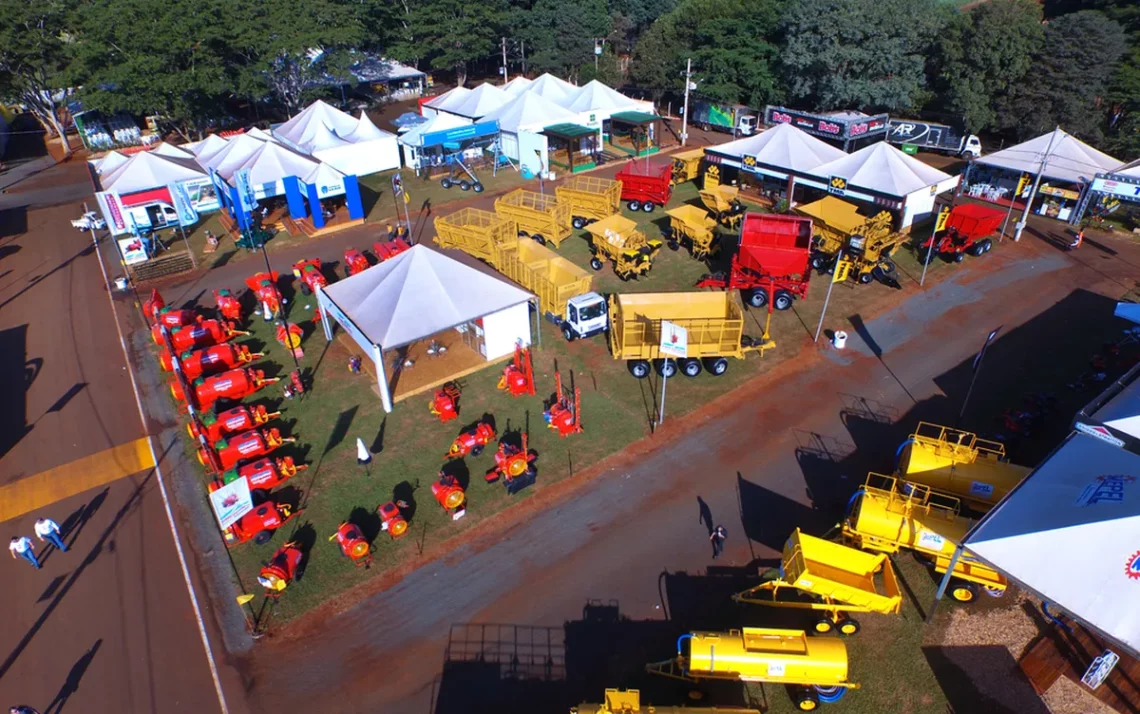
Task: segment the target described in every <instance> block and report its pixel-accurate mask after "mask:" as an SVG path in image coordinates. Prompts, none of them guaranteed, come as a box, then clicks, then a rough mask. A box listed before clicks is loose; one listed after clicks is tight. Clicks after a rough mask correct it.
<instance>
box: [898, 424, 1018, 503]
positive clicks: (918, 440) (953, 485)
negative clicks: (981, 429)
mask: <svg viewBox="0 0 1140 714" xmlns="http://www.w3.org/2000/svg"><path fill="white" fill-rule="evenodd" d="M1031 470H1032V469H1028V468H1026V467H1024V466H1017V465H1016V464H1011V463H1009V458H1008V457H1007V456H1006V455H1005V446H1003V445H1002V444H1001V443H999V442H997V441H989V440H986V439H979V438H978V437H977V435H976V434H972V433H970V432H968V431H961V430H960V429H951V428H949V427H945V426H939V425H937V424H929V423H927V422H919V423H918V427H917V428H916V429H915V430H914V433H913V434H911V435H910V436H909V437H908V438H907V440H906V441H904V442H903V443H902V446H900V447H899V450H898V468H897V470H896V475H897V476H898V477H899V478H901V479H903V480H904V481H906V482H908V483H916V484H922V485H923V486H929V487H930V489H931V490H933V491H937V492H941V493H947V494H950V495H951V496H955V497H957V498H959V499H961V500H962V502H963V503H965V504H966V505H968V506H969V507H971V508H974V509H977V510H979V511H988V510H989V509H990V508H992V507H993V506H994V505H995V504H997V502H998V501H1000V500H1001V499H1002V498H1003V497H1005V494H1007V493H1009V492H1010V490H1011V489H1012V488H1013V487H1014V486H1016V485H1017V484H1019V483H1020V482H1021V479H1023V478H1025V477H1026V475H1028V474H1029V472H1030V471H1031Z"/></svg>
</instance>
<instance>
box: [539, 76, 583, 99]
mask: <svg viewBox="0 0 1140 714" xmlns="http://www.w3.org/2000/svg"><path fill="white" fill-rule="evenodd" d="M526 91H528V92H534V93H535V94H541V95H542V96H544V97H546V98H547V99H550V100H552V101H555V102H558V103H560V104H561V103H563V102H566V101H569V99H570V97H571V95H573V94H574V93H575V92H577V91H578V87H576V86H574V85H573V84H570V83H569V82H567V81H566V80H564V79H559V78H558V77H555V76H554V75H553V74H549V73H547V74H544V75H542V76H541V77H539V78H538V79H536V80H534V81H533V82H531V83H530V86H528V87H527V88H526Z"/></svg>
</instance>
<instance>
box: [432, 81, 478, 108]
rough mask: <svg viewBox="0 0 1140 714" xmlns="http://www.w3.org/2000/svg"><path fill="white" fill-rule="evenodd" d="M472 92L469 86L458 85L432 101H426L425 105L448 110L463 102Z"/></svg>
mask: <svg viewBox="0 0 1140 714" xmlns="http://www.w3.org/2000/svg"><path fill="white" fill-rule="evenodd" d="M470 93H471V89H470V88H469V87H456V88H455V89H450V90H448V91H446V92H444V93H443V94H441V95H439V96H438V97H436V98H435V99H432V100H431V101H430V102H424V106H425V107H431V108H432V109H442V110H443V111H447V110H448V109H449V108H451V107H454V106H456V105H457V104H459V103H460V102H462V101H463V99H464V98H465V97H466V96H467V95H468V94H470Z"/></svg>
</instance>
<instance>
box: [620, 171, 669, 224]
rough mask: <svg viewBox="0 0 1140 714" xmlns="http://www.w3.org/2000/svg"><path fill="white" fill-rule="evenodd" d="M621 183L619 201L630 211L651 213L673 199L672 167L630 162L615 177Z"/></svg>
mask: <svg viewBox="0 0 1140 714" xmlns="http://www.w3.org/2000/svg"><path fill="white" fill-rule="evenodd" d="M614 178H616V179H617V180H618V181H621V200H623V201H626V202H627V203H626V205H628V206H629V210H631V211H638V210H641V211H645V212H646V213H651V212H652V211H653V209H654V208H656V207H658V206H664V205H666V204H667V203H669V199H670V198H672V197H673V165H672V164H671V163H650V164H648V165H646V163H645V162H644V161H636V160H635V161H631V162H629V163H628V164H626V167H625V168H624V169H622V170H621V171H618V173H617V176H615V177H614Z"/></svg>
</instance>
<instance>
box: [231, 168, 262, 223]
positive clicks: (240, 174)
mask: <svg viewBox="0 0 1140 714" xmlns="http://www.w3.org/2000/svg"><path fill="white" fill-rule="evenodd" d="M234 184H235V185H234V187H235V188H236V189H237V192H238V200H240V201H241V210H242V212H243V213H245V214H246V215H249V214H250V213H253V209H255V208H257V199H256V198H254V195H253V184H252V183H251V182H250V180H249V169H241V170H240V171H235V172H234Z"/></svg>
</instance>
